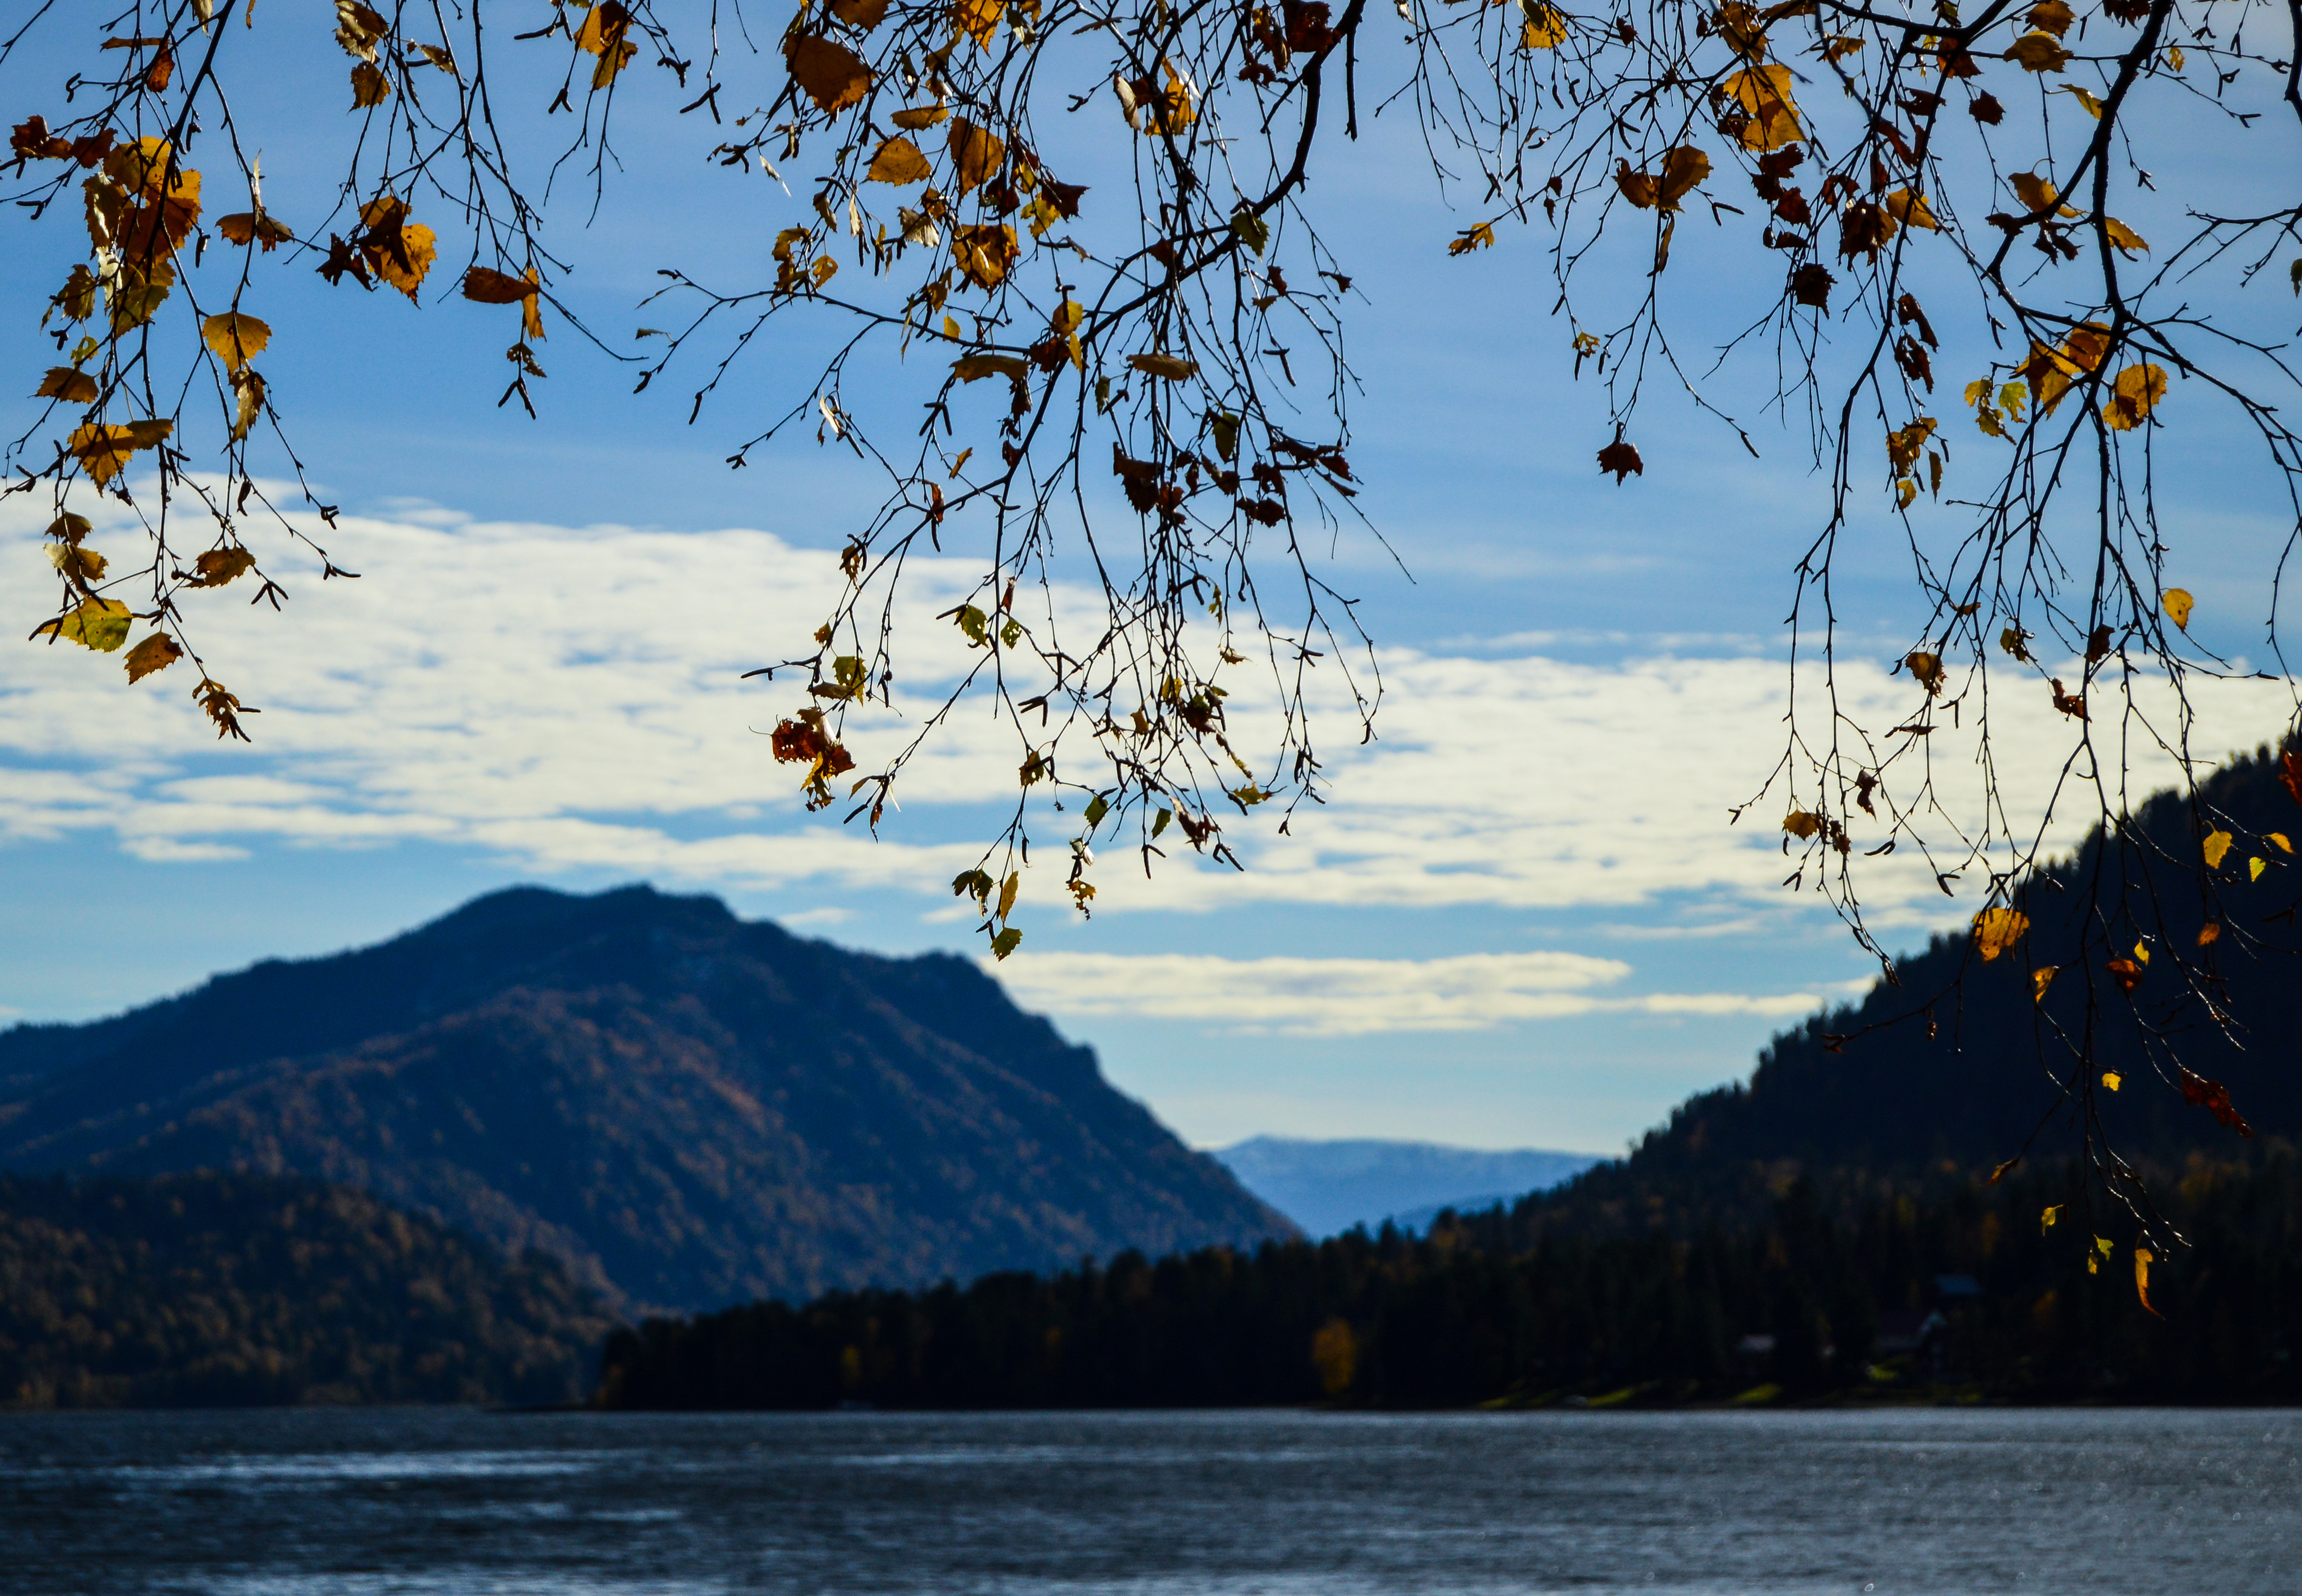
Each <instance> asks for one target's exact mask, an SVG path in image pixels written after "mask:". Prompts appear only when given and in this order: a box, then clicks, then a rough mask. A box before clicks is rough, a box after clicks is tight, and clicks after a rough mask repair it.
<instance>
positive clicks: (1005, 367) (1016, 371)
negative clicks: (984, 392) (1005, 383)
mask: <svg viewBox="0 0 2302 1596" xmlns="http://www.w3.org/2000/svg"><path fill="white" fill-rule="evenodd" d="M1030 369H1031V368H1030V366H1029V364H1027V363H1026V362H1025V361H1024V360H1023V359H1022V358H1021V357H1020V356H1015V355H965V356H962V357H960V358H959V359H957V360H954V361H953V362H952V363H951V373H952V375H954V376H955V377H957V378H958V379H959V380H960V381H961V382H975V381H976V380H977V379H978V378H981V377H1020V376H1022V375H1024V374H1026V373H1028V372H1029V370H1030Z"/></svg>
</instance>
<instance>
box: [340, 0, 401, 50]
mask: <svg viewBox="0 0 2302 1596" xmlns="http://www.w3.org/2000/svg"><path fill="white" fill-rule="evenodd" d="M389 32H391V23H389V22H387V21H384V20H383V19H382V17H380V16H378V15H377V14H376V13H374V12H373V11H370V10H369V9H368V8H367V7H366V6H365V5H362V4H358V0H336V42H337V43H338V44H340V45H341V46H343V47H344V54H345V55H356V56H357V57H358V58H359V59H360V60H362V61H374V59H375V47H376V46H377V45H378V44H380V43H382V39H383V36H384V35H385V34H387V33H389Z"/></svg>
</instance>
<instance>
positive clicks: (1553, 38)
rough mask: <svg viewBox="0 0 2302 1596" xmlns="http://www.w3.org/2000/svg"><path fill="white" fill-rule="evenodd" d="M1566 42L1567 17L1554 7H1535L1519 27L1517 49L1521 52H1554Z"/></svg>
mask: <svg viewBox="0 0 2302 1596" xmlns="http://www.w3.org/2000/svg"><path fill="white" fill-rule="evenodd" d="M1566 41H1567V17H1566V14H1565V13H1562V12H1561V11H1559V9H1558V7H1557V6H1555V5H1536V6H1535V7H1534V8H1533V9H1532V10H1531V11H1529V12H1528V13H1526V21H1525V22H1523V23H1522V24H1520V26H1519V30H1518V47H1519V48H1520V49H1522V50H1555V49H1557V48H1558V46H1560V45H1562V44H1564V43H1565V42H1566Z"/></svg>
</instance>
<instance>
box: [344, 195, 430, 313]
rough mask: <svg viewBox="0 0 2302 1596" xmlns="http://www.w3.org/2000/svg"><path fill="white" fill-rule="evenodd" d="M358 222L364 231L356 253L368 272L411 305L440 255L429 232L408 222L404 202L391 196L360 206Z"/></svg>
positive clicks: (416, 223)
mask: <svg viewBox="0 0 2302 1596" xmlns="http://www.w3.org/2000/svg"><path fill="white" fill-rule="evenodd" d="M360 222H361V223H362V225H363V226H364V227H365V229H366V231H365V232H363V233H362V234H361V235H360V238H359V250H360V256H361V258H362V259H363V260H365V263H366V265H367V268H368V270H369V271H371V272H374V273H375V274H376V275H377V276H379V277H381V278H382V279H383V280H384V281H386V282H388V283H390V284H391V286H392V287H394V288H396V289H398V290H399V291H400V292H401V293H403V294H406V295H407V298H408V299H409V300H410V301H411V302H412V301H413V300H414V299H415V298H416V290H417V289H419V288H421V287H422V286H423V285H424V273H427V272H429V271H430V270H431V269H432V261H433V256H436V255H437V254H438V253H439V247H438V241H437V239H435V237H434V236H433V231H432V230H431V229H430V228H428V227H426V226H424V224H423V223H420V222H410V221H409V220H407V202H406V201H405V200H402V199H399V198H398V197H395V196H392V195H390V194H386V195H382V196H381V197H377V198H374V199H371V200H369V201H368V202H367V203H366V204H365V205H364V206H360Z"/></svg>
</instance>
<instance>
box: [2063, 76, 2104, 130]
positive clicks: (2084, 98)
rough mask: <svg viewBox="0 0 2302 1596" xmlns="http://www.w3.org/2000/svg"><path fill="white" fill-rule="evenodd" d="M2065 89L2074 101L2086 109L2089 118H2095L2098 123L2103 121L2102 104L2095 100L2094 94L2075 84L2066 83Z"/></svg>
mask: <svg viewBox="0 0 2302 1596" xmlns="http://www.w3.org/2000/svg"><path fill="white" fill-rule="evenodd" d="M2063 91H2064V92H2065V93H2067V94H2068V95H2069V96H2070V97H2071V98H2072V99H2074V100H2076V101H2077V102H2078V103H2079V105H2084V106H2085V107H2086V113H2087V114H2088V116H2091V117H2093V118H2094V119H2095V121H2096V122H2100V121H2101V120H2102V102H2101V101H2100V100H2098V99H2096V98H2095V97H2094V96H2093V95H2092V94H2090V93H2089V92H2088V91H2087V90H2086V89H2083V88H2079V86H2078V85H2077V84H2075V83H2065V84H2063Z"/></svg>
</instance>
